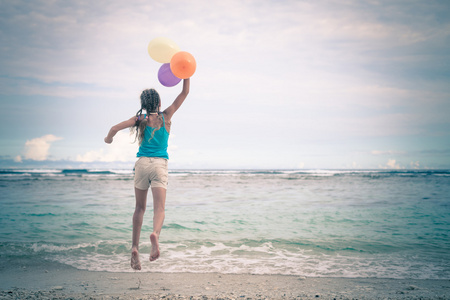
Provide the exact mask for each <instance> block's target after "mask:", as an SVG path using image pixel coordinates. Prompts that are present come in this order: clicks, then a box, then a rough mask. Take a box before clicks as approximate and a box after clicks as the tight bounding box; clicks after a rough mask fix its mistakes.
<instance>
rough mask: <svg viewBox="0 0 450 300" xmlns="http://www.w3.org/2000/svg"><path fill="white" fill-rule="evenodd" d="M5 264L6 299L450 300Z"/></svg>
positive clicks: (429, 291)
mask: <svg viewBox="0 0 450 300" xmlns="http://www.w3.org/2000/svg"><path fill="white" fill-rule="evenodd" d="M42 266H43V265H42V262H41V263H38V262H36V263H33V262H30V261H28V262H27V261H15V262H14V263H13V262H12V261H9V262H8V261H3V262H2V263H1V264H0V267H1V268H0V290H1V292H0V299H449V298H450V280H412V279H411V280H408V279H402V280H396V279H374V278H354V279H350V278H305V277H299V276H285V275H249V274H217V273H210V274H208V273H203V274H198V273H149V272H135V273H112V272H90V271H83V270H78V269H75V268H72V267H69V266H65V265H62V264H58V263H52V262H49V263H46V264H45V268H43V267H42Z"/></svg>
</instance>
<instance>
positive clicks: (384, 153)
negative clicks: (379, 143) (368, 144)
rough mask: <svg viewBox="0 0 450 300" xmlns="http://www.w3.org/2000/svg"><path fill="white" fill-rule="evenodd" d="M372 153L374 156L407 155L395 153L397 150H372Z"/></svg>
mask: <svg viewBox="0 0 450 300" xmlns="http://www.w3.org/2000/svg"><path fill="white" fill-rule="evenodd" d="M370 153H371V154H372V155H393V154H406V152H405V151H395V150H387V151H380V150H372V151H371V152H370Z"/></svg>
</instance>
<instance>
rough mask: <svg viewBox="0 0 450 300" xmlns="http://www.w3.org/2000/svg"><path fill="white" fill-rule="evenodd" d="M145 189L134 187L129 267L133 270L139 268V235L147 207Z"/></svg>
mask: <svg viewBox="0 0 450 300" xmlns="http://www.w3.org/2000/svg"><path fill="white" fill-rule="evenodd" d="M147 192H148V189H147V190H140V189H137V188H134V194H135V196H136V208H135V210H134V214H133V238H132V248H131V267H132V268H133V269H134V270H140V269H141V262H140V260H139V238H140V236H141V227H142V221H143V219H144V213H145V208H146V207H147Z"/></svg>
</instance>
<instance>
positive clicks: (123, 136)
mask: <svg viewBox="0 0 450 300" xmlns="http://www.w3.org/2000/svg"><path fill="white" fill-rule="evenodd" d="M133 141H134V135H130V133H129V131H127V130H123V131H119V132H118V133H117V134H116V136H115V137H114V141H113V142H112V144H109V145H106V148H101V149H98V150H91V151H88V152H86V153H84V154H82V155H77V157H76V159H75V160H76V161H79V162H95V161H101V162H115V161H120V162H130V161H134V160H135V159H136V153H137V151H138V147H139V144H138V142H137V141H136V142H135V143H133Z"/></svg>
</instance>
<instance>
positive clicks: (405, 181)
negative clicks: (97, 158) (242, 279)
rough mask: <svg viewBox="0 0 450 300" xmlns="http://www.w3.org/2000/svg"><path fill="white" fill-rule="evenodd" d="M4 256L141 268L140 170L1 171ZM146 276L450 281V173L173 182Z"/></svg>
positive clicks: (182, 175) (211, 174)
mask: <svg viewBox="0 0 450 300" xmlns="http://www.w3.org/2000/svg"><path fill="white" fill-rule="evenodd" d="M0 199H1V200H0V225H1V227H0V257H2V259H3V258H4V259H7V260H10V261H14V260H15V259H21V258H24V257H27V258H31V259H34V260H35V261H39V262H42V264H43V265H45V262H46V261H57V262H60V263H63V264H67V265H70V266H74V267H76V268H79V269H85V270H91V271H119V272H132V271H133V270H131V268H130V267H129V252H130V248H131V218H132V214H133V211H134V201H135V200H134V194H133V173H132V172H131V171H128V170H113V171H111V170H110V171H92V170H81V171H78V172H73V171H69V172H67V171H62V170H0ZM151 207H152V206H151V198H149V202H148V209H147V212H146V215H145V217H144V226H143V228H142V235H141V249H140V250H141V259H142V260H143V261H145V262H144V263H143V272H219V273H251V274H286V275H287V274H289V275H300V276H314V277H323V276H327V277H378V278H420V279H431V278H439V279H450V255H449V254H448V253H450V252H449V250H450V237H449V232H450V171H379V170H378V171H377V170H365V171H361V170H358V171H336V170H319V171H295V170H294V171H271V170H266V171H240V170H236V171H185V170H174V171H171V172H170V174H169V189H168V192H167V201H166V219H165V225H164V227H163V231H162V233H161V237H160V242H161V253H162V255H161V258H160V259H159V260H158V261H156V262H152V263H150V262H148V261H146V260H147V259H148V254H149V251H150V242H149V240H148V235H149V234H150V233H151V229H152V210H151Z"/></svg>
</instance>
